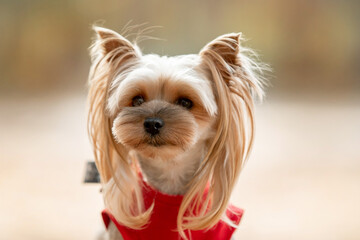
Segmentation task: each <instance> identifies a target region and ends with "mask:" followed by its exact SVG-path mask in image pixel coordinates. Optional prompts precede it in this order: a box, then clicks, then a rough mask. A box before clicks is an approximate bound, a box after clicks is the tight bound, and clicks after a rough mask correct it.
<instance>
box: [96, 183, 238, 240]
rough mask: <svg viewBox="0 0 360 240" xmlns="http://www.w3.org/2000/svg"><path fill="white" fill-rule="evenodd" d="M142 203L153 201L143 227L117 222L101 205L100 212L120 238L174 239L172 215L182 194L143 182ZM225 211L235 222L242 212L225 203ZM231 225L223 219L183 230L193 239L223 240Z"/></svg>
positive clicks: (229, 236)
mask: <svg viewBox="0 0 360 240" xmlns="http://www.w3.org/2000/svg"><path fill="white" fill-rule="evenodd" d="M143 196H144V203H145V207H146V209H147V208H149V207H150V206H151V204H152V203H153V202H154V203H155V206H154V209H153V212H152V214H151V217H150V221H149V223H148V224H147V225H146V226H145V228H144V229H141V230H134V229H131V228H128V227H125V226H123V225H121V224H119V223H118V222H117V221H116V219H115V217H114V216H113V215H112V214H111V213H110V212H109V210H107V209H105V210H104V211H103V212H102V218H103V220H104V223H105V226H106V228H107V227H108V226H109V223H110V221H112V222H113V223H114V224H115V225H116V227H117V229H118V230H119V232H120V233H121V235H122V237H123V238H124V240H149V239H156V240H178V239H181V238H180V235H179V233H178V232H177V230H176V229H177V224H176V219H177V215H178V211H179V208H180V204H181V201H182V199H183V196H171V195H167V194H164V193H161V192H159V191H156V190H154V189H153V188H151V187H149V186H148V185H146V183H145V184H144V188H143ZM226 215H227V216H228V217H229V219H230V220H231V221H232V222H233V223H234V224H235V225H238V224H239V222H240V220H241V217H242V215H243V210H242V209H239V208H237V207H235V206H233V205H229V207H228V208H227V210H226ZM234 231H235V228H233V227H231V226H229V225H228V224H226V223H225V222H223V221H221V220H220V221H219V222H218V223H217V224H216V225H215V226H214V227H212V228H211V229H209V230H208V231H206V230H198V231H190V234H189V232H188V231H185V233H186V235H187V236H188V238H189V239H193V240H218V239H221V240H226V239H230V238H231V236H232V234H233V233H234Z"/></svg>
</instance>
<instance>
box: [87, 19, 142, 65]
mask: <svg viewBox="0 0 360 240" xmlns="http://www.w3.org/2000/svg"><path fill="white" fill-rule="evenodd" d="M93 29H94V31H95V32H96V37H97V38H96V41H95V44H94V45H95V46H96V45H97V46H98V47H97V48H94V47H93V48H94V50H95V51H96V53H97V54H100V55H102V56H107V61H113V60H115V59H116V58H118V57H120V56H124V55H126V57H125V58H124V59H125V60H127V59H129V58H132V57H140V56H141V52H140V51H139V49H138V48H137V47H136V46H135V45H133V44H132V43H131V42H130V41H128V40H127V39H126V38H124V37H123V36H121V35H120V34H118V33H117V32H114V31H112V30H110V29H106V28H102V27H97V26H94V27H93Z"/></svg>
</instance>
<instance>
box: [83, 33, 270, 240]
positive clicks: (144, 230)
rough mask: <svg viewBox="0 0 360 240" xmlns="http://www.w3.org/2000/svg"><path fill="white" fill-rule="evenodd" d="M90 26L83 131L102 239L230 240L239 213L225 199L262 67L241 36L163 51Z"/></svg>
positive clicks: (245, 144) (246, 136)
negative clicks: (194, 49)
mask: <svg viewBox="0 0 360 240" xmlns="http://www.w3.org/2000/svg"><path fill="white" fill-rule="evenodd" d="M94 30H95V32H96V39H95V41H94V43H93V45H92V46H91V59H92V66H91V69H90V76H89V85H90V89H89V105H90V106H89V115H88V130H89V135H90V138H91V142H92V145H93V149H94V155H95V162H96V166H97V168H98V170H99V173H100V176H101V183H102V193H103V197H104V203H105V208H106V209H105V210H104V211H103V212H102V217H103V220H104V222H105V226H106V228H107V235H108V236H107V239H111V240H115V239H116V240H118V239H125V240H126V239H157V240H159V239H160V240H162V239H166V240H169V239H170V240H171V239H174V240H175V239H195V240H198V239H206V240H209V239H230V238H231V236H232V235H233V233H234V231H235V229H236V228H237V225H238V224H239V222H240V219H241V216H242V213H243V211H242V210H241V209H239V208H237V207H235V206H233V205H230V204H229V199H230V195H231V192H232V191H233V189H234V186H235V183H236V181H237V178H238V176H239V173H240V171H241V169H242V168H243V165H244V163H245V161H246V159H247V158H248V155H249V152H250V150H251V148H252V144H253V135H254V99H255V97H256V96H257V97H259V99H261V98H262V96H263V94H264V92H263V86H264V75H263V71H264V70H265V69H266V66H265V67H264V65H262V64H258V63H256V61H255V60H254V56H255V55H254V52H253V51H252V50H250V49H247V48H244V47H242V46H241V44H240V43H241V42H242V40H243V39H242V37H241V34H240V33H230V34H225V35H222V36H220V37H218V38H216V39H215V40H213V41H211V42H210V43H208V44H207V45H206V46H205V47H204V48H203V49H202V50H201V51H200V53H199V54H189V55H181V56H175V57H167V56H158V55H155V54H149V55H143V54H142V53H141V51H140V49H139V48H138V46H137V45H136V44H133V43H131V42H130V41H129V40H127V39H125V38H124V37H123V36H121V35H120V34H118V33H116V32H114V31H112V30H109V29H105V28H101V27H94Z"/></svg>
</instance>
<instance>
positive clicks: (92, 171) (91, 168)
mask: <svg viewBox="0 0 360 240" xmlns="http://www.w3.org/2000/svg"><path fill="white" fill-rule="evenodd" d="M99 182H100V174H99V172H98V170H97V168H96V165H95V162H87V163H86V172H85V179H84V183H99Z"/></svg>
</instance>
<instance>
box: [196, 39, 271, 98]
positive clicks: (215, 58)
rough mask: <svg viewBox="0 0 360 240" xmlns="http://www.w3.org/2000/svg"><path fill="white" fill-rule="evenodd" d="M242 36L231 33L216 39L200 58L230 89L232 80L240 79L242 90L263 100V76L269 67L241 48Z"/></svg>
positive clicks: (251, 52)
mask: <svg viewBox="0 0 360 240" xmlns="http://www.w3.org/2000/svg"><path fill="white" fill-rule="evenodd" d="M241 35H242V34H241V33H229V34H225V35H222V36H220V37H218V38H216V39H215V40H213V41H211V42H210V43H208V44H207V45H206V46H205V47H204V48H203V49H202V50H201V51H200V56H201V57H202V59H203V62H204V63H205V64H206V65H207V66H208V67H209V68H210V70H211V72H212V75H213V76H214V74H216V75H220V76H221V78H222V79H223V80H224V81H225V83H226V85H227V86H228V87H230V86H232V82H231V80H235V81H236V80H237V79H240V80H241V83H240V85H242V87H244V88H242V90H245V91H249V92H250V93H253V92H256V93H257V95H258V96H259V97H260V99H261V98H262V96H263V90H262V88H263V81H264V79H263V77H262V75H263V71H264V70H267V66H266V65H261V64H259V63H257V62H256V61H255V60H254V59H252V58H250V56H256V54H255V52H253V51H252V50H250V49H248V48H244V47H242V46H241V41H242V37H241ZM214 67H215V68H214ZM215 71H216V72H215ZM238 90H239V89H238Z"/></svg>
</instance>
